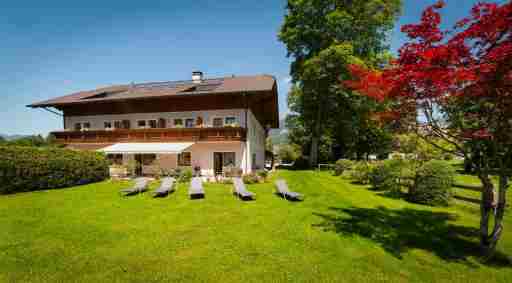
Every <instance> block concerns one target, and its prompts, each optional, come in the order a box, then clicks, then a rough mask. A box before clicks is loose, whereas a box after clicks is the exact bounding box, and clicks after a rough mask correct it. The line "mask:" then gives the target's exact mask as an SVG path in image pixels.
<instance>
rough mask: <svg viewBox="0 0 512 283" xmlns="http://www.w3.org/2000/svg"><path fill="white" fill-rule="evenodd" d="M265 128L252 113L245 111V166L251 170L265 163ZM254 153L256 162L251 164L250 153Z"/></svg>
mask: <svg viewBox="0 0 512 283" xmlns="http://www.w3.org/2000/svg"><path fill="white" fill-rule="evenodd" d="M265 138H266V136H265V129H264V128H263V126H262V125H261V124H260V123H259V121H258V120H257V119H256V117H255V116H254V114H253V113H252V112H251V111H250V110H249V111H247V152H248V156H247V157H246V158H247V168H248V172H251V171H252V169H253V168H259V169H263V167H264V165H265ZM253 154H256V164H252V155H253Z"/></svg>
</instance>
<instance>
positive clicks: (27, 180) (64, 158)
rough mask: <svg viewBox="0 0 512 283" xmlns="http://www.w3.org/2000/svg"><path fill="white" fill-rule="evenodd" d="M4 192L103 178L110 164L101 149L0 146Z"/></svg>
mask: <svg viewBox="0 0 512 283" xmlns="http://www.w3.org/2000/svg"><path fill="white" fill-rule="evenodd" d="M0 156H1V157H2V158H1V159H0V194H8V193H16V192H27V191H35V190H46V189H56V188H64V187H70V186H76V185H81V184H87V183H92V182H98V181H102V180H104V179H106V178H108V176H109V163H108V160H107V159H106V158H105V156H104V155H103V154H101V153H97V152H87V151H73V150H68V149H60V148H37V147H21V146H0Z"/></svg>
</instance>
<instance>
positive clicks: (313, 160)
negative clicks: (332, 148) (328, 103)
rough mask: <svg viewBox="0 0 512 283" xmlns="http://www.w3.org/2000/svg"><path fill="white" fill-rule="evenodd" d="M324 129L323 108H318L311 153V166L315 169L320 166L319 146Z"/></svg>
mask: <svg viewBox="0 0 512 283" xmlns="http://www.w3.org/2000/svg"><path fill="white" fill-rule="evenodd" d="M321 129H322V107H320V106H319V107H318V112H317V114H316V121H315V124H314V125H313V131H312V132H311V150H310V151H309V166H311V167H315V166H316V165H317V164H318V144H319V142H320V132H321Z"/></svg>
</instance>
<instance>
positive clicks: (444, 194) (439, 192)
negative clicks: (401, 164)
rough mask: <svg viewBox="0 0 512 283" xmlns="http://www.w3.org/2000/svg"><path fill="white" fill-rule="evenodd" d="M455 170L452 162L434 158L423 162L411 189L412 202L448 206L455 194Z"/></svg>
mask: <svg viewBox="0 0 512 283" xmlns="http://www.w3.org/2000/svg"><path fill="white" fill-rule="evenodd" d="M454 175H455V171H454V169H453V167H452V166H450V164H448V163H447V162H444V161H440V160H432V161H429V162H427V163H425V164H423V165H422V166H421V167H420V168H419V169H418V170H417V172H416V177H415V179H414V185H413V186H412V187H411V190H410V191H409V198H410V200H411V201H412V202H416V203H421V204H426V205H432V206H447V205H448V204H449V203H450V201H451V198H452V196H453V191H452V184H453V180H454V179H453V178H454Z"/></svg>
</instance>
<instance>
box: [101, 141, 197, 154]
mask: <svg viewBox="0 0 512 283" xmlns="http://www.w3.org/2000/svg"><path fill="white" fill-rule="evenodd" d="M193 144H194V143H190V142H189V143H185V142H183V143H181V142H180V143H178V142H176V143H174V142H166V143H116V144H113V145H111V146H107V147H104V148H100V149H98V151H102V152H105V153H107V154H144V153H148V154H177V153H181V152H183V151H184V150H185V149H187V148H189V147H190V146H191V145H193Z"/></svg>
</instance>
